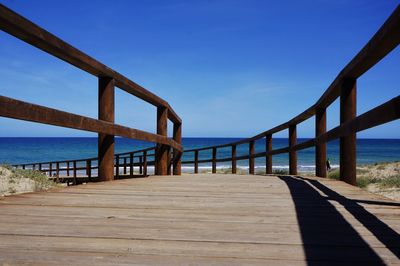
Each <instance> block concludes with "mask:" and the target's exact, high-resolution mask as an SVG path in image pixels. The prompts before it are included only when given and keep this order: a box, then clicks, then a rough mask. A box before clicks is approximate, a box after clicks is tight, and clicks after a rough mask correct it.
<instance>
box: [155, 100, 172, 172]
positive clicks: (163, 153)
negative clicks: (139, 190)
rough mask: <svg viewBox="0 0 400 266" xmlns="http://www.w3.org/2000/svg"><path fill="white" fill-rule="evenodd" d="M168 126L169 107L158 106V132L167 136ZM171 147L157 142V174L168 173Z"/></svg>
mask: <svg viewBox="0 0 400 266" xmlns="http://www.w3.org/2000/svg"><path fill="white" fill-rule="evenodd" d="M167 126H168V109H167V108H165V107H163V106H159V107H157V134H158V135H161V136H165V137H166V136H167ZM168 156H169V147H168V146H167V145H164V144H157V146H156V152H155V162H154V164H155V165H154V167H155V174H156V175H166V174H167V167H168Z"/></svg>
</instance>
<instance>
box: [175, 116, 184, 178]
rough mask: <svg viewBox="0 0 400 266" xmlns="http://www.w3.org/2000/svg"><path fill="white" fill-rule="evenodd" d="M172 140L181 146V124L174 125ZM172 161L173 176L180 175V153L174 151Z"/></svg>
mask: <svg viewBox="0 0 400 266" xmlns="http://www.w3.org/2000/svg"><path fill="white" fill-rule="evenodd" d="M173 139H174V140H175V141H176V143H178V144H182V124H181V123H174V131H173ZM173 153H174V161H173V168H174V170H173V174H174V175H181V173H182V169H181V168H182V152H181V151H179V150H177V149H174V150H173Z"/></svg>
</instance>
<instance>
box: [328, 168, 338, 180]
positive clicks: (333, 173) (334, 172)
mask: <svg viewBox="0 0 400 266" xmlns="http://www.w3.org/2000/svg"><path fill="white" fill-rule="evenodd" d="M328 178H331V179H336V180H339V179H340V170H339V168H337V169H333V170H331V171H329V172H328Z"/></svg>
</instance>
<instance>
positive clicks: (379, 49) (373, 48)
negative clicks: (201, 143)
mask: <svg viewBox="0 0 400 266" xmlns="http://www.w3.org/2000/svg"><path fill="white" fill-rule="evenodd" d="M399 42H400V5H399V6H397V7H396V9H395V10H394V11H393V13H392V14H391V15H390V17H389V18H388V19H387V20H386V22H385V23H384V24H383V25H382V26H381V27H380V29H379V30H378V31H377V32H376V33H375V35H374V36H373V37H372V38H371V40H369V41H368V43H367V44H366V45H365V46H364V47H363V48H362V49H361V51H360V52H358V54H357V55H356V56H355V57H354V58H353V59H352V60H351V61H350V62H349V63H348V64H347V65H346V67H344V68H343V69H342V71H340V73H339V74H338V76H337V77H336V78H335V80H334V81H333V82H332V83H331V85H330V86H329V87H328V88H327V89H326V90H325V92H324V93H323V94H322V96H321V97H320V98H319V99H318V100H317V102H316V103H315V104H314V105H312V106H311V107H310V108H308V109H307V110H305V111H304V112H302V113H300V114H299V115H297V116H296V117H294V118H292V119H291V120H289V121H287V122H285V123H282V124H280V125H278V126H276V127H273V128H271V129H269V130H266V131H264V132H262V133H259V134H257V135H255V136H253V137H249V138H245V139H241V140H238V141H235V142H231V143H227V144H221V145H213V146H207V147H202V148H195V149H189V150H185V152H194V151H196V150H197V151H201V150H210V149H213V148H224V147H230V146H232V145H240V144H244V143H248V142H250V141H254V140H258V139H261V138H263V137H265V136H267V135H270V134H274V133H277V132H280V131H282V130H285V129H288V128H289V126H290V125H296V124H300V123H301V122H303V121H305V120H307V119H309V118H310V117H312V116H314V115H315V113H316V110H317V109H318V108H326V107H328V106H329V105H330V104H332V103H333V102H334V101H335V100H336V99H337V98H338V97H339V96H340V89H341V84H343V82H344V80H345V79H348V78H351V79H357V78H359V77H360V76H361V75H362V74H364V73H365V72H366V71H367V70H369V69H370V68H372V67H373V66H374V65H375V64H376V63H378V62H379V61H380V60H381V59H382V58H384V57H385V56H386V55H387V54H389V53H390V52H391V51H392V50H393V49H395V48H396V47H397V46H398V44H399Z"/></svg>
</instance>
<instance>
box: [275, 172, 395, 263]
mask: <svg viewBox="0 0 400 266" xmlns="http://www.w3.org/2000/svg"><path fill="white" fill-rule="evenodd" d="M279 178H280V179H281V180H282V181H284V182H285V183H286V185H287V186H288V188H289V190H290V193H291V196H292V198H293V201H294V204H295V209H296V215H297V220H298V224H299V229H300V233H301V238H302V242H303V248H304V253H305V256H306V259H307V263H308V264H309V265H321V263H322V261H324V262H347V263H351V265H354V264H353V263H356V262H357V263H360V262H363V265H366V264H370V263H373V264H374V265H384V262H383V261H382V259H381V258H380V257H379V255H378V254H377V253H376V252H375V251H374V249H373V248H371V247H370V246H369V244H368V243H367V242H366V241H365V240H364V239H363V238H362V237H361V236H360V234H359V233H358V232H357V231H356V230H355V228H353V226H352V225H351V224H350V223H349V222H348V221H346V219H345V218H344V217H343V216H342V214H341V213H340V212H339V211H338V210H336V208H335V206H334V205H333V204H332V203H330V202H329V201H328V198H327V197H325V196H323V195H321V194H320V193H319V192H318V191H317V190H316V189H315V188H314V187H313V186H315V187H316V188H317V189H319V190H320V191H322V192H324V193H325V194H326V195H327V196H328V197H329V199H335V200H337V201H338V202H339V203H340V204H342V205H343V206H344V207H345V208H346V210H348V211H349V212H350V213H351V214H352V215H353V216H354V217H355V218H356V219H357V220H359V221H360V222H361V223H362V224H363V225H364V226H365V227H366V228H367V229H368V230H370V231H371V232H372V233H373V234H374V235H375V236H376V237H377V238H378V239H379V240H380V241H381V242H382V243H383V244H384V245H385V246H386V247H387V248H389V249H390V250H391V251H392V252H393V253H394V254H396V256H399V251H400V249H399V248H398V247H399V243H400V242H399V239H398V237H399V235H398V234H397V232H395V231H393V230H392V229H390V228H388V226H387V225H386V224H384V223H383V222H381V221H380V220H379V219H378V218H376V217H375V216H373V215H372V214H370V213H369V212H367V211H366V210H365V209H364V208H363V207H362V206H360V205H358V204H357V203H356V202H353V201H352V200H349V199H346V198H344V197H343V196H341V195H339V194H337V193H336V192H334V191H332V190H331V189H329V188H327V187H325V186H324V185H322V184H321V183H320V182H318V181H316V180H309V179H306V178H301V177H293V176H279ZM307 181H308V182H310V183H312V185H313V186H312V185H311V184H310V183H308V182H307ZM396 248H397V249H398V250H396Z"/></svg>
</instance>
